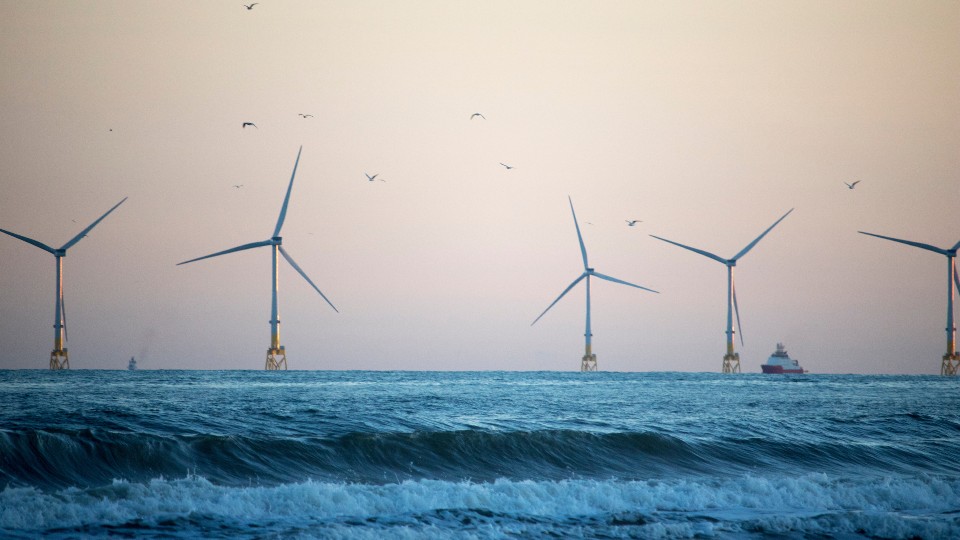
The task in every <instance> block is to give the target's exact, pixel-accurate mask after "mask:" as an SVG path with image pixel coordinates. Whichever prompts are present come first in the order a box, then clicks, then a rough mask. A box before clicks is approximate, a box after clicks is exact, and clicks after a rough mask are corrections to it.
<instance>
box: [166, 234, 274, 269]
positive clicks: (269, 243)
mask: <svg viewBox="0 0 960 540" xmlns="http://www.w3.org/2000/svg"><path fill="white" fill-rule="evenodd" d="M272 245H273V241H272V240H264V241H263V242H253V243H252V244H244V245H242V246H237V247H235V248H230V249H225V250H223V251H218V252H216V253H211V254H210V255H204V256H203V257H197V258H196V259H190V260H189V261H183V262H181V263H177V266H180V265H181V264H187V263H192V262H195V261H200V260H203V259H209V258H210V257H217V256H219V255H226V254H227V253H233V252H234V251H243V250H245V249H253V248H257V247H261V246H272Z"/></svg>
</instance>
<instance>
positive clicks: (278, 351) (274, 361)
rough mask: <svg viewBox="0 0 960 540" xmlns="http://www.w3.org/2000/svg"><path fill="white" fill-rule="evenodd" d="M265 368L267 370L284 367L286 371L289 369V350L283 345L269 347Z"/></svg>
mask: <svg viewBox="0 0 960 540" xmlns="http://www.w3.org/2000/svg"><path fill="white" fill-rule="evenodd" d="M264 369H266V370H267V371H276V370H278V369H282V370H284V371H286V369H287V350H286V349H285V348H284V347H283V345H281V346H280V347H270V348H269V349H267V363H266V366H264Z"/></svg>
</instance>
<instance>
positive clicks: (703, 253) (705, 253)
mask: <svg viewBox="0 0 960 540" xmlns="http://www.w3.org/2000/svg"><path fill="white" fill-rule="evenodd" d="M650 236H653V237H654V238H656V239H657V240H663V241H664V242H666V243H668V244H673V245H675V246H680V247H682V248H683V249H689V250H690V251H692V252H694V253H699V254H700V255H703V256H704V257H709V258H711V259H713V260H715V261H717V262H719V263H723V264H727V263H729V262H730V261H728V260H726V259H724V258H723V257H720V256H717V255H714V254H713V253H710V252H709V251H704V250H702V249H697V248H695V247H690V246H685V245H683V244H681V243H680V242H674V241H673V240H667V239H666V238H660V237H659V236H654V235H652V234H651V235H650Z"/></svg>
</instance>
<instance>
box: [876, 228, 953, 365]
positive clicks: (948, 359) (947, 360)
mask: <svg viewBox="0 0 960 540" xmlns="http://www.w3.org/2000/svg"><path fill="white" fill-rule="evenodd" d="M857 232H859V233H860V234H865V235H867V236H875V237H877V238H883V239H884V240H890V241H892V242H899V243H901V244H906V245H908V246H913V247H918V248H920V249H925V250H927V251H932V252H934V253H939V254H941V255H944V256H946V257H947V353H946V354H944V355H943V363H942V364H941V365H940V374H941V375H956V374H957V367H960V354H958V353H957V342H956V338H957V328H956V327H955V326H954V324H953V297H954V296H955V295H956V293H955V292H954V291H955V289H954V288H953V287H954V284H956V286H957V288H960V276H958V275H957V250H958V249H960V242H957V243H956V244H954V245H953V247H952V248H949V249H943V248H938V247H936V246H931V245H930V244H923V243H920V242H911V241H910V240H901V239H899V238H891V237H889V236H882V235H879V234H873V233H868V232H863V231H857Z"/></svg>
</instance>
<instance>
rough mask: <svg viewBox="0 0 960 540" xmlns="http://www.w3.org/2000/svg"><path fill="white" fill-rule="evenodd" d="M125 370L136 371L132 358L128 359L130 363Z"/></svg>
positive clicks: (135, 363) (135, 364)
mask: <svg viewBox="0 0 960 540" xmlns="http://www.w3.org/2000/svg"><path fill="white" fill-rule="evenodd" d="M127 369H129V370H130V371H136V370H137V361H136V360H135V359H134V358H133V357H132V356H131V357H130V363H129V364H127Z"/></svg>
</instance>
